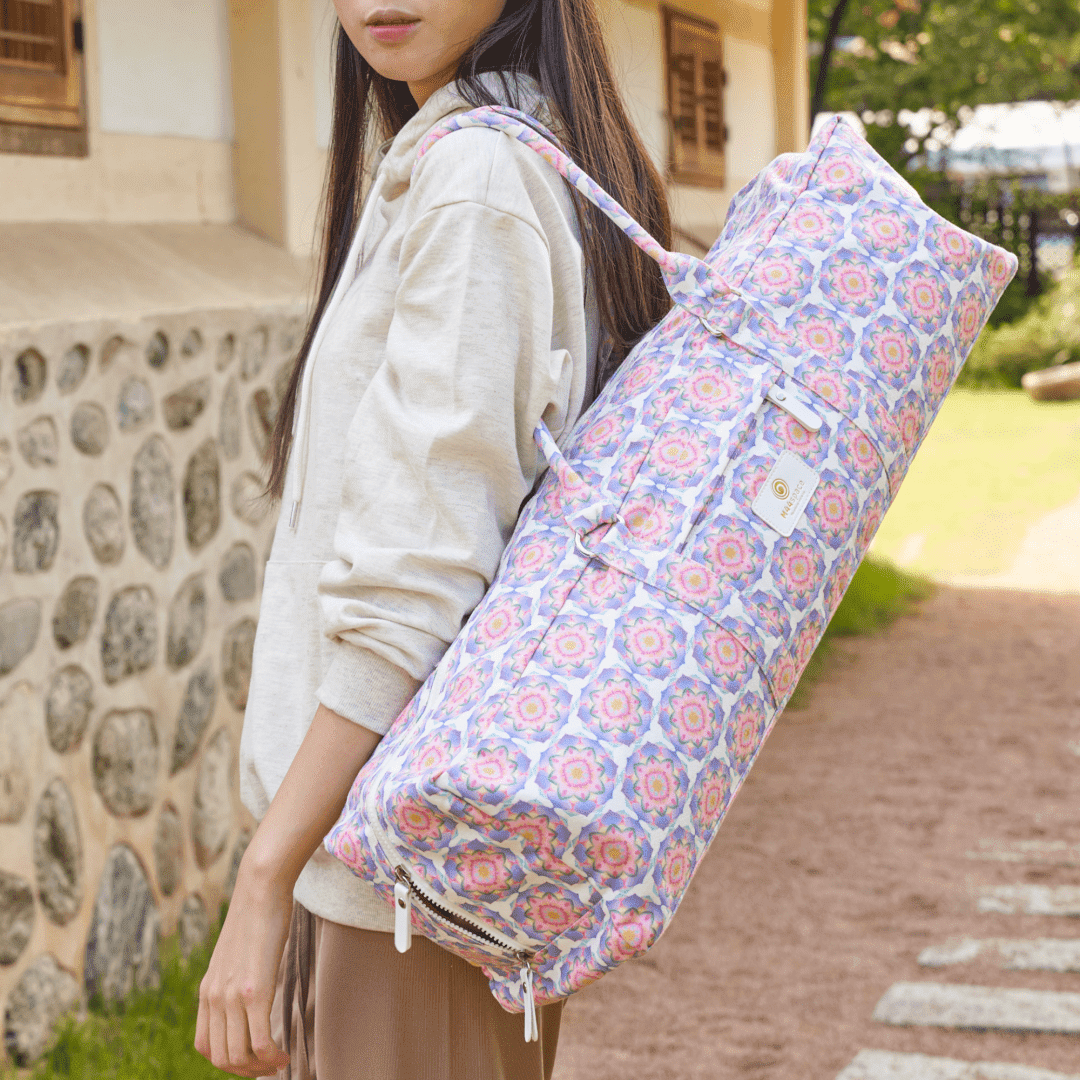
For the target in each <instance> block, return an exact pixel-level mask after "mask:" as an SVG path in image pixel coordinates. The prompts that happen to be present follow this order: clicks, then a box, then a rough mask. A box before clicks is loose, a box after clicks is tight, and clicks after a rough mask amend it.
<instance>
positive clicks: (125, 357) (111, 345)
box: [100, 334, 137, 371]
mask: <svg viewBox="0 0 1080 1080" xmlns="http://www.w3.org/2000/svg"><path fill="white" fill-rule="evenodd" d="M136 355H137V354H136V352H135V346H134V345H133V344H132V343H131V342H130V341H128V340H127V339H126V338H124V337H123V336H122V335H120V334H114V335H113V336H112V337H111V338H109V340H108V341H106V342H105V344H104V345H102V346H101V354H100V361H101V370H102V371H107V370H108V369H109V368H110V367H112V365H113V364H114V363H116V362H117V361H121V362H122V365H123V367H124V368H127V369H130V367H131V366H132V364H133V363H134V362H135V359H136Z"/></svg>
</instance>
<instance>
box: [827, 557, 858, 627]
mask: <svg viewBox="0 0 1080 1080" xmlns="http://www.w3.org/2000/svg"><path fill="white" fill-rule="evenodd" d="M857 565H858V563H857V562H856V561H855V556H854V555H852V553H851V552H850V551H845V552H844V554H843V555H842V556H841V557H840V559H839V560H838V561H837V562H836V564H835V565H834V566H833V571H832V578H831V579H830V581H829V585H828V588H827V589H826V590H825V606H826V608H827V609H828V612H829V616H830V617H832V615H833V613H834V612H835V611H836V609H837V608H838V607H839V606H840V601H841V600H842V599H843V598H844V593H845V592H846V591H847V587H848V585H849V583H850V582H851V578H852V575H853V574H854V573H855V567H856V566H857Z"/></svg>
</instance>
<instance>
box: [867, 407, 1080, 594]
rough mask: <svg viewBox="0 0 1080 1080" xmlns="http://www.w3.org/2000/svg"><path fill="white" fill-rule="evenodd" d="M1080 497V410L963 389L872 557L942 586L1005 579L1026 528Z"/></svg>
mask: <svg viewBox="0 0 1080 1080" xmlns="http://www.w3.org/2000/svg"><path fill="white" fill-rule="evenodd" d="M1078 494H1080V402H1077V401H1071V402H1041V403H1040V402H1033V401H1031V400H1030V399H1029V398H1028V397H1027V395H1026V394H1024V393H1023V392H1022V391H1019V390H1001V391H979V390H968V389H963V388H961V389H957V390H954V391H953V392H952V394H950V395H949V397H948V398H946V400H945V404H944V406H943V407H942V410H941V414H940V415H939V416H938V419H937V422H936V423H935V425H934V427H933V428H931V430H930V434H929V435H928V436H927V437H926V441H925V442H924V443H923V445H922V448H921V449H920V451H919V454H918V456H917V457H916V459H915V463H914V464H913V465H912V467H911V471H910V472H909V473H908V477H907V480H906V481H905V482H904V487H903V488H902V489H901V491H900V494H899V495H898V496H897V499H896V502H895V503H894V504H893V506H892V508H891V509H890V510H889V513H888V514H887V515H886V517H885V520H884V521H883V522H882V524H881V529H880V531H879V532H878V535H877V539H876V540H875V541H874V546H873V551H874V553H875V554H877V555H883V556H885V557H886V558H888V559H890V560H891V561H892V562H894V563H896V564H897V565H899V566H902V567H905V568H908V569H911V570H914V571H916V572H918V573H921V574H926V575H929V576H931V577H934V578H937V579H940V580H948V579H950V578H953V577H961V576H968V575H983V574H985V575H989V574H996V573H1003V572H1005V571H1007V570H1008V569H1009V568H1010V566H1011V565H1012V561H1013V559H1014V557H1015V556H1016V553H1017V550H1018V548H1019V547H1020V542H1021V540H1022V539H1023V537H1024V533H1025V531H1026V530H1027V528H1028V526H1030V525H1031V524H1033V523H1034V522H1035V521H1037V520H1038V519H1039V518H1040V517H1042V516H1043V515H1044V514H1046V513H1048V512H1049V511H1051V510H1055V509H1057V508H1058V507H1060V506H1064V505H1065V504H1066V503H1069V502H1072V501H1073V500H1074V499H1075V498H1076V497H1077V495H1078Z"/></svg>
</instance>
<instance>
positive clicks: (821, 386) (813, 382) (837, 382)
mask: <svg viewBox="0 0 1080 1080" xmlns="http://www.w3.org/2000/svg"><path fill="white" fill-rule="evenodd" d="M803 381H804V382H805V383H806V385H807V386H808V387H809V388H810V389H811V390H812V391H813V392H814V393H815V394H817V395H818V396H819V397H820V398H822V399H823V400H825V401H827V402H828V403H829V404H830V405H831V406H832V407H833V408H834V409H839V410H841V411H843V410H844V409H848V408H850V407H851V395H850V393H849V392H848V388H847V386H846V384H845V382H844V377H843V376H842V375H841V374H840V373H839V372H837V371H826V370H822V369H819V370H817V371H810V372H806V373H805V375H804V376H803Z"/></svg>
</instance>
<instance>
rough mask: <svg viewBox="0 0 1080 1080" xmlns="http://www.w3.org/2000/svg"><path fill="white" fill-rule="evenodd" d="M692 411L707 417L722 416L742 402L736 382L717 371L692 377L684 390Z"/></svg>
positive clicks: (703, 372) (704, 372)
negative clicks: (718, 414)
mask: <svg viewBox="0 0 1080 1080" xmlns="http://www.w3.org/2000/svg"><path fill="white" fill-rule="evenodd" d="M683 396H684V398H685V399H686V403H687V405H688V406H689V408H690V411H692V412H696V413H704V414H705V415H707V416H710V415H715V414H717V413H720V414H722V413H723V412H724V411H725V410H727V409H730V408H733V407H735V406H737V405H738V403H739V402H740V401H741V400H742V395H741V394H740V393H739V391H738V389H737V388H736V386H735V383H734V380H732V379H731V378H730V377H729V376H727V375H723V374H720V373H719V372H717V371H708V370H707V371H702V372H698V373H697V374H695V375H692V376H691V377H690V381H689V382H688V383H687V385H686V387H685V388H684V390H683Z"/></svg>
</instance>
